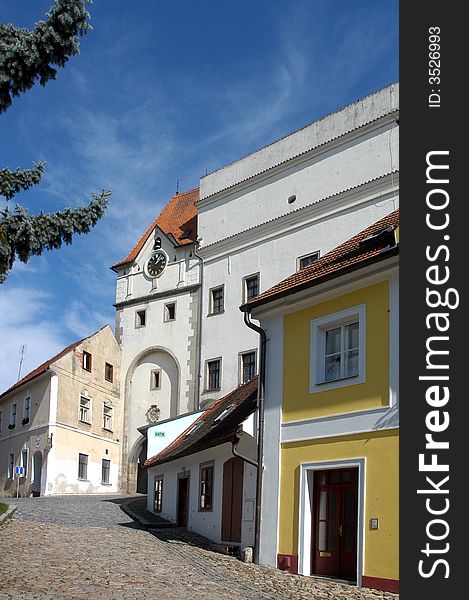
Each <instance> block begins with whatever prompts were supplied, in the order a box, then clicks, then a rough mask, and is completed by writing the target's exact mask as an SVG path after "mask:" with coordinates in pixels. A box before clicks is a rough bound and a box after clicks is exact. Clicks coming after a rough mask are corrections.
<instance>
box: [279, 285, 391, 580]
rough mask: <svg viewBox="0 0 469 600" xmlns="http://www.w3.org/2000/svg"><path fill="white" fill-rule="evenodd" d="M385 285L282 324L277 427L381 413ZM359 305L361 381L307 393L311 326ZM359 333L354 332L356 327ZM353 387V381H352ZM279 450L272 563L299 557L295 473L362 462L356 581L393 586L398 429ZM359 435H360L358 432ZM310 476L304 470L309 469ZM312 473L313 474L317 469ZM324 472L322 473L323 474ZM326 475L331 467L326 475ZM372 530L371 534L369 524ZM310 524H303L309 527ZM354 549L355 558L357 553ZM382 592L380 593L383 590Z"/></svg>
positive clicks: (385, 376)
mask: <svg viewBox="0 0 469 600" xmlns="http://www.w3.org/2000/svg"><path fill="white" fill-rule="evenodd" d="M389 286H390V283H389V281H388V280H385V281H382V282H379V283H375V284H373V285H366V283H364V287H363V288H361V289H358V290H356V291H353V292H350V293H347V294H343V295H339V293H338V294H337V296H336V297H334V298H332V299H329V300H327V301H325V302H322V303H319V304H314V305H311V306H309V307H308V308H305V309H301V310H298V311H296V312H292V313H290V314H288V315H286V316H285V317H284V386H283V401H282V423H291V422H297V421H300V422H301V421H303V420H307V419H317V418H323V419H324V418H325V417H326V419H327V417H328V416H332V415H348V414H353V413H356V412H357V411H365V410H367V411H368V410H370V409H380V408H386V407H388V406H389V403H390V392H389V387H390V372H389V371H390V366H389V365H390V299H389V296H390V294H389V291H390V290H389ZM359 305H365V307H366V308H365V310H366V330H365V331H366V338H365V339H366V352H365V365H366V377H365V380H364V382H363V383H357V384H355V385H344V386H343V387H337V388H335V389H334V388H332V386H328V387H329V388H330V389H327V390H326V389H324V390H323V391H315V392H313V393H312V392H311V391H310V375H311V347H310V344H311V339H310V338H311V327H310V325H311V321H312V320H314V319H318V318H321V317H327V316H329V315H333V314H335V313H337V312H339V311H344V310H346V309H351V308H355V307H357V306H359ZM360 326H361V325H360ZM351 382H352V380H351ZM355 431H357V430H356V429H352V430H350V434H347V432H346V429H345V430H344V434H343V435H340V436H337V437H324V438H319V439H318V438H317V437H316V436H314V439H306V440H304V438H302V439H303V440H304V441H299V442H290V443H284V444H282V447H281V478H280V510H279V530H278V553H279V555H294V556H295V555H299V554H301V552H302V550H301V549H299V527H302V526H304V525H302V524H300V510H301V509H300V507H301V506H302V500H301V498H300V470H301V467H300V465H301V464H302V463H312V466H311V469H312V470H314V468H315V467H316V465H315V463H318V465H324V464H325V463H327V462H328V461H338V462H340V461H350V460H354V459H355V460H358V459H361V464H363V462H364V498H362V499H361V501H362V502H363V506H364V511H363V514H362V524H361V525H359V527H362V530H361V534H362V541H363V543H362V546H363V549H362V550H363V567H362V573H360V574H359V575H363V576H365V577H369V578H379V579H382V580H398V578H399V572H398V570H399V567H398V543H399V542H398V533H399V531H398V524H399V519H398V509H399V504H398V493H399V492H398V489H399V488H398V484H399V479H398V478H399V472H398V460H399V459H398V451H399V430H398V428H397V427H396V428H394V429H386V430H382V431H365V432H364V433H354V432H355ZM358 431H360V429H358ZM308 468H309V467H308ZM316 468H320V467H319V466H317V467H316ZM323 468H324V467H323ZM331 468H333V467H331ZM371 518H378V520H379V528H378V529H377V530H376V529H371V524H370V519H371ZM308 522H309V521H308ZM362 550H361V549H359V552H361V551H362ZM384 589H386V588H384Z"/></svg>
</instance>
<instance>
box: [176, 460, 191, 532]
mask: <svg viewBox="0 0 469 600" xmlns="http://www.w3.org/2000/svg"><path fill="white" fill-rule="evenodd" d="M181 479H187V501H186V509H187V523H186V526H185V528H186V529H188V528H189V515H190V506H191V505H190V500H191V472H190V470H188V471H181V472H180V473H178V474H177V482H176V525H177V526H178V527H179V525H178V518H179V481H180V480H181Z"/></svg>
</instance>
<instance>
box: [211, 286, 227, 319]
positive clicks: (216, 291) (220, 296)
mask: <svg viewBox="0 0 469 600" xmlns="http://www.w3.org/2000/svg"><path fill="white" fill-rule="evenodd" d="M224 310H225V287H224V286H223V285H221V286H220V287H216V288H212V289H211V290H210V314H211V315H216V314H219V313H222V312H223V311H224Z"/></svg>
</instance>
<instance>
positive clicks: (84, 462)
mask: <svg viewBox="0 0 469 600" xmlns="http://www.w3.org/2000/svg"><path fill="white" fill-rule="evenodd" d="M78 479H83V480H84V481H87V480H88V455H87V454H79V455H78Z"/></svg>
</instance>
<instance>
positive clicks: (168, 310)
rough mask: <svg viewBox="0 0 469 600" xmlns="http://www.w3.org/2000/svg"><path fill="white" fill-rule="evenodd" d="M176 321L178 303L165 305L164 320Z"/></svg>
mask: <svg viewBox="0 0 469 600" xmlns="http://www.w3.org/2000/svg"><path fill="white" fill-rule="evenodd" d="M175 319H176V302H170V303H169V304H165V305H164V320H165V321H174V320H175Z"/></svg>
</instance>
